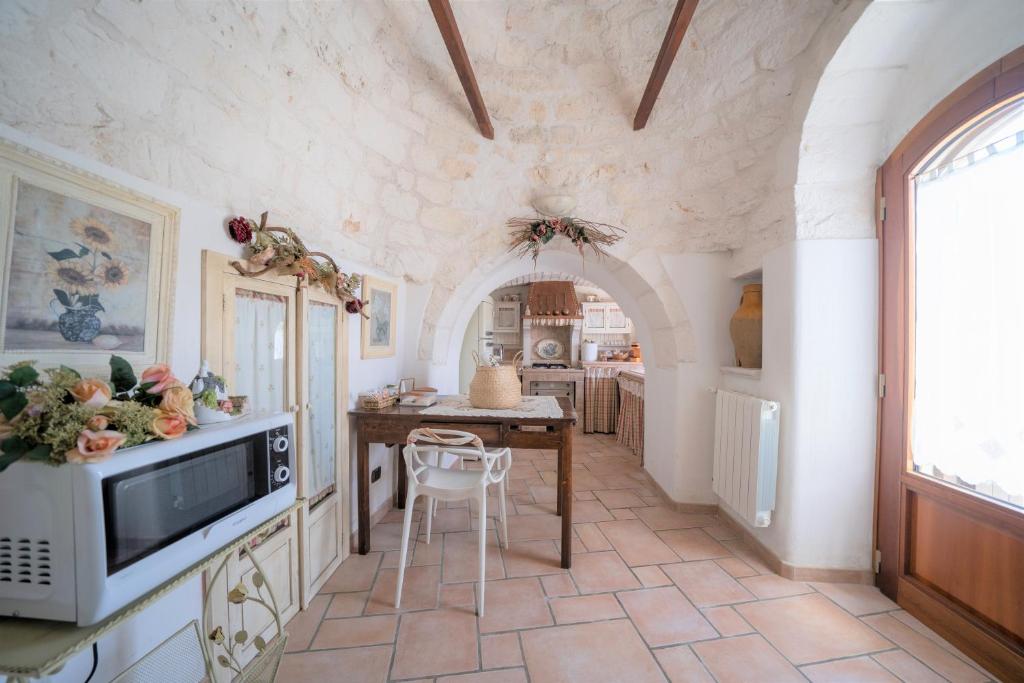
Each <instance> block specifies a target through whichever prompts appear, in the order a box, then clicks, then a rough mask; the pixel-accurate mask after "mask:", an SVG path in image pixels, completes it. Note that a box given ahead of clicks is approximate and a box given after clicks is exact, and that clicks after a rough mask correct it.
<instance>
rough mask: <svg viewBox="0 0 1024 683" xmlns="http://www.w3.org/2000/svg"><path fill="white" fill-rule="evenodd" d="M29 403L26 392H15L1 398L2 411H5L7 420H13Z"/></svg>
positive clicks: (0, 407)
mask: <svg viewBox="0 0 1024 683" xmlns="http://www.w3.org/2000/svg"><path fill="white" fill-rule="evenodd" d="M27 405H28V399H27V398H25V394H22V393H14V394H11V395H10V396H8V397H7V398H5V399H2V400H0V413H3V415H4V417H5V418H7V420H13V419H14V418H16V417H17V416H18V413H20V412H21V411H22V410H24V409H25V406H27Z"/></svg>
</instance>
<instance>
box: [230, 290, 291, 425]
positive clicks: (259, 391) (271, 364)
mask: <svg viewBox="0 0 1024 683" xmlns="http://www.w3.org/2000/svg"><path fill="white" fill-rule="evenodd" d="M287 323H288V299H287V298H286V297H283V296H277V295H274V294H264V293H262V292H253V291H250V290H247V289H236V290H235V349H234V353H235V385H234V386H233V387H230V389H231V391H232V392H234V393H236V394H239V395H243V396H248V397H249V402H250V404H251V405H252V409H253V411H254V412H273V411H281V410H287V409H288V404H287V400H288V394H287V386H288V383H287V376H286V374H285V373H286V372H287V364H286V362H285V353H286V351H287V342H286V340H285V333H286V332H287Z"/></svg>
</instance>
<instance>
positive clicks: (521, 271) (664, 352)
mask: <svg viewBox="0 0 1024 683" xmlns="http://www.w3.org/2000/svg"><path fill="white" fill-rule="evenodd" d="M535 270H536V271H537V272H556V273H565V274H567V275H574V276H578V277H581V278H583V279H585V280H588V281H590V282H593V283H594V284H595V285H597V286H598V287H600V288H602V289H604V290H605V291H606V292H608V294H610V295H611V296H612V297H613V298H614V299H615V300H616V301H617V302H618V303H619V304H620V305H621V306H622V307H623V310H624V311H626V314H627V315H628V316H629V317H630V318H631V319H632V320H633V322H634V325H635V326H636V330H637V338H638V340H639V341H640V344H641V346H642V347H643V348H644V354H645V358H647V359H651V360H653V361H654V363H653V364H654V365H655V366H657V367H660V368H674V367H676V365H677V364H679V363H681V362H692V361H694V360H695V359H696V342H695V340H694V335H693V329H692V327H691V325H690V320H689V317H688V316H687V314H686V310H685V308H684V306H683V303H682V301H681V300H680V298H679V295H678V294H677V293H676V291H675V288H674V287H673V286H672V283H671V281H670V279H669V276H668V273H667V272H666V271H665V268H664V266H663V265H662V263H661V260H660V259H659V258H658V255H657V254H656V253H654V252H653V251H644V252H639V253H637V254H635V255H634V256H633V257H631V258H629V259H628V260H623V259H619V258H617V257H615V256H608V257H605V258H604V259H601V260H597V259H593V258H589V259H588V260H587V261H586V262H585V263H584V261H583V259H581V258H580V256H579V254H578V253H577V252H576V251H574V250H572V249H571V248H565V247H561V248H550V247H549V248H545V250H544V251H543V252H542V253H541V255H540V257H539V258H538V260H537V263H536V264H533V263H531V262H530V261H528V260H521V259H516V258H509V257H508V256H507V255H505V254H498V255H495V256H494V257H492V258H490V259H488V260H486V261H483V262H482V263H480V264H479V265H478V266H477V267H476V268H475V269H474V270H473V271H472V273H471V274H470V275H469V276H468V277H466V278H465V279H463V280H462V281H461V282H459V283H458V284H457V285H456V286H455V287H452V288H446V287H442V286H439V285H435V287H434V289H433V290H432V291H431V293H430V297H429V300H428V302H427V306H426V310H425V311H424V315H423V321H422V325H421V332H420V346H419V358H420V360H426V361H430V362H431V363H432V364H433V365H435V366H449V367H457V365H458V363H457V358H458V354H459V349H460V348H461V344H462V335H463V333H464V332H465V329H466V324H467V323H468V321H469V318H470V317H471V316H472V313H473V309H474V308H475V304H476V302H479V301H480V299H481V298H482V297H483V296H486V295H487V294H489V293H490V292H491V291H492V290H494V289H495V288H497V287H499V286H500V285H502V284H503V283H505V282H506V281H508V280H511V279H513V278H514V277H517V276H521V275H525V274H528V273H530V272H533V271H535ZM648 362H650V360H648Z"/></svg>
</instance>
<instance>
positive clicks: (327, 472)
mask: <svg viewBox="0 0 1024 683" xmlns="http://www.w3.org/2000/svg"><path fill="white" fill-rule="evenodd" d="M337 322H338V307H337V306H332V305H330V304H321V303H317V302H315V301H314V302H311V303H310V306H309V320H308V326H309V329H308V332H309V334H308V335H307V338H308V340H309V342H308V343H309V348H308V349H307V350H306V354H307V357H308V358H309V362H308V363H307V364H306V373H307V375H308V381H309V411H308V413H309V424H308V429H307V432H306V433H307V434H308V435H309V437H308V439H307V443H308V448H309V449H310V451H309V455H310V458H309V463H310V465H311V466H310V468H309V469H308V470H307V471H308V473H309V474H308V476H309V480H308V481H307V482H306V483H307V485H308V489H309V492H310V495H311V496H316V494H318V493H320V492H321V491H323V490H324V489H326V488H327V487H328V486H330V485H332V484H333V483H334V471H335V460H334V456H335V439H336V434H337V416H336V406H337V401H336V398H337V397H336V396H335V388H336V386H337V385H336V384H335V373H336V370H337V368H336V367H335V364H336V359H335V355H334V351H335V348H336V342H337V339H336V336H337Z"/></svg>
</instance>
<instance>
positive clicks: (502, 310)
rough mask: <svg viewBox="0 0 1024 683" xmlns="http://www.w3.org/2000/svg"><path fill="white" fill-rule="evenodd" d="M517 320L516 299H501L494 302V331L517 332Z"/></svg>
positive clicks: (517, 303) (517, 305) (517, 304)
mask: <svg viewBox="0 0 1024 683" xmlns="http://www.w3.org/2000/svg"><path fill="white" fill-rule="evenodd" d="M519 321H520V316H519V302H518V301H502V302H500V303H496V304H494V331H495V332H518V331H519Z"/></svg>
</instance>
